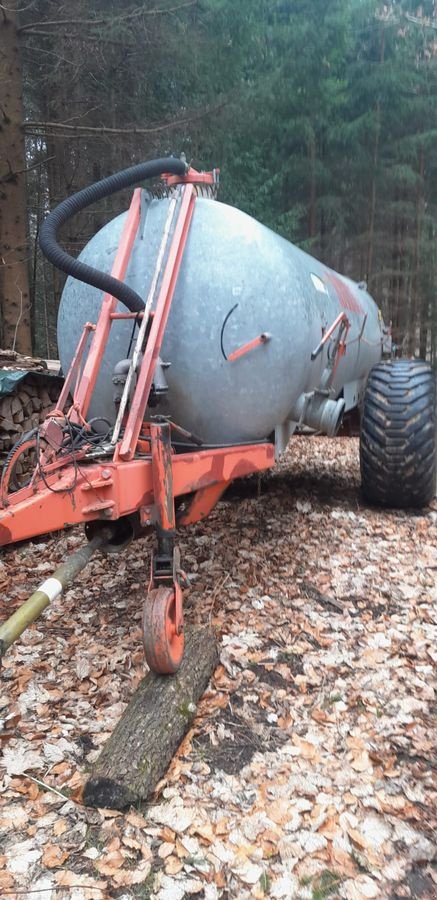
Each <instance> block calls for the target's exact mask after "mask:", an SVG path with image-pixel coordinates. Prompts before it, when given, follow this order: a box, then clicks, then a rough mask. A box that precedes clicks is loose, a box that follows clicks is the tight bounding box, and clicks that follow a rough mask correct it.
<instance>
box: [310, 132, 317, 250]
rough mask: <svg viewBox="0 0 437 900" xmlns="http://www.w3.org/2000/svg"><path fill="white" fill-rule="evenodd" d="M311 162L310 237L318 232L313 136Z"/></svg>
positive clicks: (313, 140) (314, 141)
mask: <svg viewBox="0 0 437 900" xmlns="http://www.w3.org/2000/svg"><path fill="white" fill-rule="evenodd" d="M309 164H310V196H309V208H308V237H310V238H314V237H315V236H316V232H317V224H316V198H317V187H316V140H315V138H314V137H313V138H311V140H310V143H309Z"/></svg>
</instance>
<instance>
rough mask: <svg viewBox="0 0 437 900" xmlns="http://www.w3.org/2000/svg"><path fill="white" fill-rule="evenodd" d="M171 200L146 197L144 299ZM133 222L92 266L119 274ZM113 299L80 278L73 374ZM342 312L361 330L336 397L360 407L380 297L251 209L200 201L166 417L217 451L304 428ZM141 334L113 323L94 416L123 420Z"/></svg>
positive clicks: (67, 338)
mask: <svg viewBox="0 0 437 900" xmlns="http://www.w3.org/2000/svg"><path fill="white" fill-rule="evenodd" d="M169 202H170V201H169V199H168V198H165V199H151V197H150V195H149V194H148V192H147V191H144V192H143V195H142V214H141V224H140V228H139V232H138V236H137V239H136V241H135V245H134V249H133V253H132V257H131V260H130V264H129V268H128V272H127V276H126V279H125V280H126V281H127V283H128V284H130V285H131V286H132V287H133V288H134V289H135V290H136V291H137V292H138V293H139V294H140V295H141V296H142V297H143V298H146V297H147V294H148V289H149V285H150V282H151V279H152V275H153V271H154V266H155V260H156V257H157V253H158V247H159V244H160V241H161V237H162V232H163V228H164V222H165V219H166V216H167V211H168V204H169ZM125 218H126V213H123V214H122V215H120V216H118V217H117V218H115V219H114V220H113V221H111V222H109V223H108V224H107V225H106V226H105V227H104V228H102V229H101V230H100V231H99V232H98V233H97V234H96V235H95V237H93V238H92V240H91V241H90V242H89V243H88V245H87V246H86V247H85V249H84V250H83V252H82V253H81V256H80V259H81V260H83V261H84V262H86V263H89V264H91V265H93V266H95V267H97V268H98V269H101V270H103V271H106V272H110V270H111V267H112V263H113V260H114V256H115V252H116V249H117V246H118V243H119V239H120V235H121V231H122V228H123V225H124V222H125ZM101 299H102V295H101V293H100V292H99V291H98V290H96V289H95V288H93V287H89V286H88V285H85V284H82V283H81V282H78V281H75V280H74V279H72V278H69V279H68V281H67V283H66V286H65V289H64V292H63V295H62V300H61V304H60V309H59V317H58V342H59V353H60V359H61V363H62V367H63V370H64V372H65V371H66V370H67V368H68V366H69V364H70V362H71V359H72V356H73V353H74V350H75V348H76V344H77V342H78V340H79V337H80V335H81V332H82V328H83V325H84V323H85V322H87V321H96V319H97V317H98V313H99V308H100V304H101ZM122 310H123V307H121V306H120V311H122ZM342 310H344V311H345V312H346V314H347V317H348V319H349V322H350V330H349V333H348V335H347V351H346V353H345V355H344V356H343V357H342V358H341V360H340V361H339V364H338V367H337V369H336V374H335V379H334V392H333V393H334V396H339V395H340V393H341V391H342V389H343V388H344V387H345V386H346V394H345V396H346V398H347V399H346V408H348V407H351V406H354V405H355V404H356V402H357V400H358V395H359V392H360V390H361V388H362V387H364V383H365V380H366V377H367V374H368V372H369V370H370V369H371V368H372V366H373V365H374V364H375V363H376V362H378V361H379V359H380V358H381V348H382V340H383V323H382V319H381V316H380V313H379V311H378V308H377V306H376V304H375V303H374V301H373V300H372V298H371V297H370V296H369V294H368V293H367V292H366V290H365V289H364V288H363V287H359V286H358V285H356V284H355V283H354V282H352V281H350V280H349V279H347V278H344V277H342V276H340V275H337V274H336V273H334V272H333V271H332V270H330V269H329V268H327V267H326V266H325V265H323V264H322V263H320V262H318V261H317V260H315V259H313V258H312V257H311V256H309V255H308V254H306V253H303V252H302V251H301V250H299V249H298V248H297V247H295V246H293V245H292V244H290V243H289V242H288V241H286V240H284V239H283V238H281V237H279V236H278V235H277V234H274V232H272V231H270V230H269V229H268V228H266V227H265V226H263V225H261V224H260V223H259V222H257V221H255V220H254V219H252V218H251V217H250V216H248V215H246V214H245V213H243V212H241V211H240V210H238V209H235V208H233V207H231V206H227V205H225V204H222V203H219V202H217V201H215V200H210V199H205V198H198V199H197V201H196V205H195V210H194V216H193V220H192V223H191V228H190V232H189V237H188V242H187V246H186V250H185V254H184V258H183V262H182V266H181V270H180V274H179V278H178V282H177V287H176V291H175V296H174V299H173V304H172V308H171V312H170V317H169V321H168V325H167V329H166V333H165V337H164V342H163V348H162V353H161V357H162V360H163V361H164V362H165V363H169V364H170V365H169V367H168V368H167V369H166V370H165V376H166V379H167V382H168V393H167V395H166V398H165V400H164V401H163V403H162V405H160V406H159V411H160V412H161V411H162V412H163V413H165V414H169V415H171V417H172V419H173V421H175V422H176V423H177V424H179V425H181V426H182V427H183V428H185V429H187V430H188V431H191V432H193V433H195V434H196V435H198V436H199V437H200V438H202V439H203V441H204V442H205V443H213V444H227V443H236V442H247V441H252V440H258V439H263V438H266V437H267V436H269V435H270V434H271V433H272V432H273V430H274V429H275V428H277V427H278V426H280V425H281V424H282V423H284V422H285V421H287V420H290V419H293V418H294V419H296V417H297V413H296V408H300V407H299V402H298V401H299V398H301V397H302V395H304V394H306V393H308V392H311V391H313V390H314V389H317V388H318V387H319V386H320V384H321V379H322V376H323V372H324V371H325V370H326V365H327V361H328V353H329V345H330V342H329V341H328V342H327V345H326V346H325V347H324V349H323V352H322V353H321V354H320V355H319V356H318V357H317V358H316V359H315V360H314V361H312V360H311V354H312V351H314V349H315V347H317V345H318V344H319V342H320V340H321V338H322V335H323V333H324V332H325V331H326V330H327V329H328V328H329V326H330V325H331V324H332V323H333V322H334V320H335V319H336V317H337V316H338V315H339V313H340V312H341V311H342ZM132 328H133V326H132V322H131V321H130V322H129V321H126V320H117V321H116V322H114V324H113V327H112V333H111V338H110V342H109V346H108V349H107V352H106V355H105V359H104V363H103V366H102V370H101V373H100V377H99V380H98V383H97V386H96V389H95V392H94V396H93V401H92V406H91V409H90V415H94V416H105V417H106V418H107V419H109V420H110V421H111V422H114V420H115V406H114V402H113V385H112V380H111V379H112V374H113V371H114V367H115V365H116V364H117V362H119V361H120V360H121V359H125V358H126V356H127V354H128V352H129V346H130V343H131V336H132ZM265 333H268V335H269V336H270V339H269V340H268V341H267V342H265V343H264V344H262V345H260V346H258V347H256V348H255V349H254V350H252V351H251V352H248V353H247V354H245V355H243V356H241V357H240V358H238V359H235V360H234V361H230V360H229V359H228V358H227V357H229V355H230V354H231V353H232V352H233V351H234V350H236V349H238V348H239V347H241V346H242V345H244V344H246V343H247V342H249V341H251V340H252V339H254V338H256V337H257V336H258V335H260V334H265ZM331 352H332V346H331ZM154 412H156V410H154Z"/></svg>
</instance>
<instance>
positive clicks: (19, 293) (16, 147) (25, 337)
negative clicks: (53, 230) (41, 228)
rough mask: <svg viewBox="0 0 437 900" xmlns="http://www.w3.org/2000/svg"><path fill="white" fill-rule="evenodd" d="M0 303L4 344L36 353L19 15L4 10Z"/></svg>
mask: <svg viewBox="0 0 437 900" xmlns="http://www.w3.org/2000/svg"><path fill="white" fill-rule="evenodd" d="M0 84H1V87H2V91H1V98H0V308H1V314H2V336H1V341H2V344H3V346H4V347H6V348H12V349H15V350H19V351H20V352H21V353H25V354H31V353H32V336H31V327H30V299H29V269H28V255H29V252H28V251H29V248H28V236H27V212H26V176H25V168H26V158H25V149H24V137H23V129H22V125H23V106H22V96H21V93H22V74H21V60H20V47H19V40H18V35H17V25H16V14H15V13H14V12H12V11H10V10H9V9H6V8H5V7H3V8H2V10H1V11H0Z"/></svg>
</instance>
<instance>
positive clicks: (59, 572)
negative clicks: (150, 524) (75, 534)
mask: <svg viewBox="0 0 437 900" xmlns="http://www.w3.org/2000/svg"><path fill="white" fill-rule="evenodd" d="M109 537H110V532H109V531H108V529H105V531H104V532H102V533H101V534H99V535H96V537H94V538H93V539H92V540H91V541H89V543H88V544H85V545H84V546H83V547H80V549H79V550H77V551H76V553H73V555H72V556H70V557H69V559H67V560H66V562H64V563H62V565H60V566H59V568H57V569H56V572H54V573H53V575H52V576H51V578H47V579H46V580H45V581H44V582H43V583H42V584H41V585H40V586H39V588H37V590H36V591H34V592H33V594H32V595H31V596H30V597H29V598H28V600H26V601H25V602H24V603H23V604H22V605H21V606H20V607H19V608H18V609H17V610H15V612H14V613H13V614H12V616H10V617H9V619H7V620H6V622H3V625H1V626H0V659H1V658H2V656H3V655H4V653H5V652H6V650H7V649H8V647H10V646H11V644H13V643H14V641H16V640H17V638H19V637H20V635H21V634H22V633H23V631H24V630H25V629H26V628H28V626H29V625H31V624H32V622H34V621H35V619H37V618H38V616H39V615H41V613H42V612H43V610H44V609H45V608H46V606H48V605H49V603H51V602H52V600H55V599H56V598H57V597H60V596H61V594H62V593H63V591H64V590H65V588H66V587H67V585H68V584H70V583H71V582H72V581H73V579H74V578H76V576H77V575H78V574H79V572H82V570H83V569H84V568H85V566H86V565H88V563H89V561H90V559H91V557H92V556H93V554H94V553H95V552H96V550H99V549H100V548H101V547H103V546H104V544H105V543H107V541H108V538H109Z"/></svg>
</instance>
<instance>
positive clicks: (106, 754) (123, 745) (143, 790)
mask: <svg viewBox="0 0 437 900" xmlns="http://www.w3.org/2000/svg"><path fill="white" fill-rule="evenodd" d="M217 663H218V651H217V644H216V640H215V635H214V632H213V631H211V629H210V628H193V629H188V630H187V633H186V635H185V653H184V658H183V660H182V664H181V667H180V669H179V671H178V672H177V673H176V675H155V674H154V673H153V672H149V673H148V674H147V675H146V676H145V678H143V680H142V682H141V684H140V685H139V687H138V689H137V690H136V691H135V694H134V695H133V697H132V700H131V701H130V703H129V705H128V706H127V708H126V710H125V712H124V713H123V715H122V717H121V719H120V721H119V722H118V724H117V726H116V728H115V730H114V732H113V734H112V735H111V737H110V738H109V740H108V742H107V743H106V745H105V747H104V749H103V751H102V753H101V754H100V756H99V757H98V759H97V761H96V763H95V765H94V767H93V771H92V775H91V777H90V779H89V780H88V782H87V783H86V785H85V788H84V797H83V799H84V803H85V804H86V805H87V806H97V807H106V808H109V809H124V808H125V807H126V806H129V805H130V804H132V803H136V802H138V801H139V800H145V799H146V798H147V797H149V796H150V794H151V792H152V791H153V789H154V788H155V786H156V784H157V783H158V781H159V780H160V779H161V778H162V776H163V775H164V773H165V772H166V770H167V768H168V766H169V763H170V762H171V759H172V757H173V756H174V754H175V752H176V750H177V748H178V746H179V744H180V743H181V741H182V738H183V737H184V735H185V734H186V732H187V731H188V729H189V727H190V725H191V723H192V721H193V718H194V715H195V712H196V704H197V703H198V701H199V699H200V697H201V696H202V694H203V692H204V691H205V689H206V687H207V685H208V682H209V680H210V678H211V675H212V673H213V671H214V669H215V667H216V665H217Z"/></svg>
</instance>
